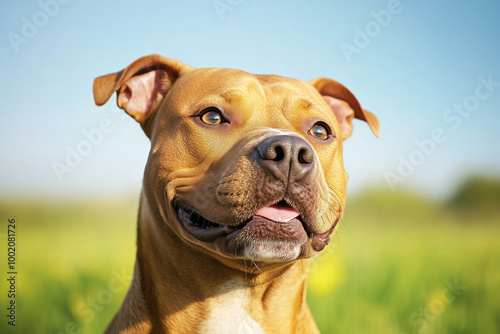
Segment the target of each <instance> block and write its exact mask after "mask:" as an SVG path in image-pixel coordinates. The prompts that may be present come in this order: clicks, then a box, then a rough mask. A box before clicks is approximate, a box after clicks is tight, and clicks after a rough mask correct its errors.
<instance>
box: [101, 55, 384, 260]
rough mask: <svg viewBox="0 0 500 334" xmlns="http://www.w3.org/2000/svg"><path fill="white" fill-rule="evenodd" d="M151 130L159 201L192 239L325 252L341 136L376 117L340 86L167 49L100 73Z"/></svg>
mask: <svg viewBox="0 0 500 334" xmlns="http://www.w3.org/2000/svg"><path fill="white" fill-rule="evenodd" d="M115 91H116V92H117V103H118V106H119V107H120V108H122V109H124V110H125V111H126V112H127V113H128V114H129V115H130V116H132V117H133V118H134V119H135V120H136V121H137V122H139V123H140V124H141V126H142V128H143V129H144V131H145V133H146V135H147V136H148V137H149V138H150V139H151V152H150V155H149V158H148V162H147V165H146V170H145V174H144V193H145V197H146V200H147V202H148V203H149V205H150V207H154V208H155V209H156V210H157V211H156V212H154V214H155V215H156V216H157V217H159V219H158V220H159V221H161V223H162V224H166V225H167V226H168V228H170V229H171V230H172V231H173V232H174V233H176V235H178V237H179V238H180V239H181V240H183V241H184V242H185V243H189V244H191V245H194V246H195V247H202V248H201V249H202V250H204V251H206V252H207V251H208V252H209V253H211V254H214V255H217V256H223V257H226V258H236V259H242V258H243V259H249V258H250V259H252V260H255V261H292V260H296V259H298V258H303V257H310V256H312V255H314V254H316V253H317V252H319V251H321V250H322V249H323V248H324V247H325V245H327V244H328V242H329V236H330V234H331V233H332V232H333V230H334V229H335V227H336V226H337V224H338V222H339V220H340V219H341V218H342V215H343V212H344V203H345V190H346V184H347V178H348V177H347V174H346V173H345V171H344V167H343V160H342V141H343V140H345V139H346V138H348V137H349V136H350V135H351V133H352V119H353V118H358V119H361V120H364V121H366V122H367V123H368V125H369V126H370V128H371V129H372V131H373V132H374V133H375V134H376V135H377V136H378V120H377V118H376V117H375V116H374V115H373V114H371V113H370V112H368V111H366V110H363V109H362V108H361V106H360V105H359V103H358V101H357V100H356V98H355V97H354V95H353V94H352V93H351V92H350V91H349V90H348V89H347V88H345V87H344V86H343V85H341V84H340V83H338V82H336V81H333V80H331V79H326V78H319V79H315V80H313V81H311V82H304V81H300V80H295V79H290V78H284V77H279V76H274V75H253V74H249V73H246V72H244V71H240V70H233V69H216V68H204V69H194V68H192V67H190V66H187V65H184V64H182V63H180V62H178V61H176V60H173V59H168V58H165V57H162V56H159V55H151V56H147V57H143V58H140V59H138V60H136V61H135V62H133V63H132V64H131V65H129V66H128V67H127V68H126V69H124V70H123V71H120V72H117V73H113V74H109V75H106V76H102V77H99V78H97V79H96V80H95V82H94V97H95V101H96V104H97V105H102V104H104V103H106V101H107V100H108V99H109V98H110V97H111V95H112V94H113V92H115Z"/></svg>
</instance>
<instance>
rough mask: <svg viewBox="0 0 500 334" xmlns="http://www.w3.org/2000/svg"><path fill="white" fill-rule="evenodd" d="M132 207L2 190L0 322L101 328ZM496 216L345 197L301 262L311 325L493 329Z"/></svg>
mask: <svg viewBox="0 0 500 334" xmlns="http://www.w3.org/2000/svg"><path fill="white" fill-rule="evenodd" d="M136 211H137V201H136V200H135V199H127V200H123V201H117V202H104V203H99V202H94V203H90V202H79V203H75V204H71V203H67V202H66V203H52V204H48V203H46V202H38V203H37V202H33V201H30V202H25V203H13V202H10V203H8V202H5V201H4V202H3V204H1V205H0V219H1V220H2V224H1V225H0V226H1V229H2V230H0V236H1V233H5V232H4V230H6V228H7V218H11V217H15V218H16V220H17V226H18V228H17V271H18V275H17V279H18V281H17V298H16V305H17V326H16V327H15V329H12V328H10V326H7V324H6V323H7V321H6V317H5V315H3V314H2V319H3V320H2V322H1V324H0V332H1V333H10V332H12V333H52V334H60V333H81V334H86V333H101V332H102V331H103V330H104V329H105V327H106V325H107V324H108V322H109V321H110V319H111V318H112V316H113V315H114V313H115V312H116V311H117V309H118V308H119V306H120V304H121V302H122V299H123V297H124V295H125V293H126V291H127V288H128V284H129V281H130V278H131V274H132V266H133V261H134V256H135V233H136V232H135V225H136V215H137V212H136ZM499 218H500V214H493V215H489V216H487V217H478V216H477V215H476V216H474V215H468V216H467V218H463V216H462V215H460V214H457V212H456V211H453V210H452V209H448V208H447V207H446V206H443V205H439V204H436V203H433V202H430V201H427V200H425V199H422V198H418V197H415V196H412V195H408V194H385V193H381V192H371V193H367V194H366V195H364V196H362V197H359V198H357V199H352V200H350V202H349V205H348V208H347V214H346V217H345V219H344V221H343V222H342V224H341V226H340V227H339V229H338V230H337V232H336V234H335V236H334V237H333V238H332V243H331V244H330V245H329V246H328V247H327V248H326V249H325V252H324V253H323V254H322V255H321V256H320V257H318V258H316V259H315V260H314V262H313V263H312V265H311V269H310V278H309V287H308V290H309V291H308V300H309V304H310V307H311V310H312V313H313V315H314V317H315V319H316V321H317V323H318V326H319V327H320V329H321V332H322V333H349V334H355V333H384V334H393V333H394V334H405V333H406V334H412V333H453V334H458V333H474V334H476V333H482V334H487V333H499V332H500V298H498V297H497V296H498V295H499V292H500V291H499V290H500V266H499V264H500V243H499V242H498V239H499V238H500V226H499V224H498V222H499V221H500V219H499ZM5 241H6V239H5V238H2V239H1V242H2V252H6V245H5V244H6V243H5ZM4 254H5V253H4ZM4 259H5V257H4ZM3 263H4V265H3V268H5V269H4V272H5V273H6V272H7V268H6V264H5V263H6V261H5V260H4V261H3ZM4 282H5V280H4V279H2V285H1V289H2V291H0V296H1V299H0V303H1V307H2V309H3V310H5V308H6V306H5V305H6V303H7V298H6V293H5V292H6V291H7V286H6V285H5V284H4ZM3 313H5V314H6V312H5V311H4V312H3Z"/></svg>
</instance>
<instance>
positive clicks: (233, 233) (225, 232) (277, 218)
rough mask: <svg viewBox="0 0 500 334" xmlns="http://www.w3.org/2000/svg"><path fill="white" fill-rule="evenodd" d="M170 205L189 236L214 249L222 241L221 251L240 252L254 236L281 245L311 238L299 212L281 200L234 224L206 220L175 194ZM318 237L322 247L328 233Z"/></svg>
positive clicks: (297, 242)
mask: <svg viewBox="0 0 500 334" xmlns="http://www.w3.org/2000/svg"><path fill="white" fill-rule="evenodd" d="M173 205H174V208H175V211H176V212H177V216H178V218H179V221H180V222H181V224H182V226H183V228H184V229H185V231H186V232H188V233H189V234H190V235H191V236H192V237H193V238H195V239H196V240H198V241H201V242H204V243H217V245H219V246H218V247H217V248H218V249H220V248H221V247H220V245H224V247H222V248H224V250H225V252H227V253H229V254H231V255H235V256H244V255H245V254H244V253H245V246H246V245H247V244H248V243H253V244H255V242H256V240H257V241H261V243H262V244H267V245H279V247H285V248H286V247H287V246H286V245H288V246H289V247H291V246H290V245H293V247H295V248H297V247H298V248H300V247H301V246H302V245H303V244H305V243H306V242H307V240H308V239H312V240H313V241H314V240H315V236H314V235H312V234H311V233H310V232H309V231H308V229H307V226H306V224H304V222H303V220H302V217H301V216H300V213H299V212H298V211H297V210H295V209H294V208H292V207H291V206H290V205H289V204H288V203H287V202H285V201H284V200H281V201H279V202H277V203H275V204H273V205H268V206H265V207H262V208H260V209H258V210H257V211H256V212H255V214H254V215H253V216H252V217H250V218H249V219H247V220H245V221H243V222H242V223H240V224H238V225H236V226H228V225H223V224H219V223H217V222H214V221H211V220H208V219H206V218H205V217H203V216H202V215H200V214H199V213H198V212H197V211H196V210H195V209H194V208H193V207H192V206H190V205H189V204H188V203H187V202H186V201H184V200H182V199H180V198H176V199H175V200H174V202H173ZM322 241H323V242H324V245H323V247H324V246H325V245H326V244H328V241H329V237H328V236H325V237H323V239H322ZM284 245H285V246H284ZM261 247H262V248H265V247H268V248H270V247H271V246H265V247H264V246H261ZM274 247H275V248H276V246H274ZM247 248H248V247H247ZM254 248H255V247H254ZM259 252H260V251H259ZM297 255H298V254H297Z"/></svg>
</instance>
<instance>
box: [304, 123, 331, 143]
mask: <svg viewBox="0 0 500 334" xmlns="http://www.w3.org/2000/svg"><path fill="white" fill-rule="evenodd" d="M309 134H310V135H311V136H313V137H316V138H318V139H321V140H327V139H328V137H329V136H330V129H329V128H328V127H327V125H325V124H323V123H316V124H314V126H313V127H312V128H311V130H309Z"/></svg>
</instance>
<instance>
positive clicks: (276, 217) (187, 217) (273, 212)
mask: <svg viewBox="0 0 500 334" xmlns="http://www.w3.org/2000/svg"><path fill="white" fill-rule="evenodd" d="M173 206H174V209H175V211H176V213H177V216H178V218H179V220H180V222H181V223H182V225H183V227H184V229H185V230H186V231H187V232H188V233H189V234H190V235H191V236H192V237H194V238H195V239H197V240H199V241H202V242H207V243H212V242H214V241H215V240H217V239H218V238H219V237H221V236H227V237H228V238H229V239H234V238H235V237H236V236H237V235H238V234H239V233H240V232H241V230H242V229H243V228H244V227H245V226H246V225H247V224H248V223H250V222H251V221H253V220H254V219H255V218H265V219H267V220H270V221H274V222H275V223H288V222H290V223H291V221H292V220H294V219H297V220H298V221H299V222H300V223H299V224H302V227H303V228H304V229H305V230H306V228H305V226H304V224H303V223H302V219H301V218H300V214H299V212H298V211H296V210H295V209H293V208H292V207H291V206H289V205H288V204H287V203H286V202H284V201H279V202H278V203H275V204H273V205H269V206H265V207H263V208H261V209H259V210H257V211H256V213H255V215H254V216H252V217H251V218H250V219H247V220H246V221H244V222H242V223H241V224H239V225H236V226H228V225H222V224H218V223H216V222H213V221H210V220H208V219H206V218H204V217H203V216H202V215H200V214H199V213H198V212H197V211H196V210H195V209H193V208H192V206H191V205H189V203H187V202H186V201H185V200H182V199H180V198H175V199H174V201H173ZM306 233H307V234H309V233H308V232H307V230H306Z"/></svg>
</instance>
